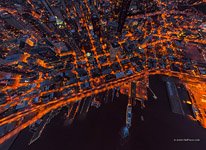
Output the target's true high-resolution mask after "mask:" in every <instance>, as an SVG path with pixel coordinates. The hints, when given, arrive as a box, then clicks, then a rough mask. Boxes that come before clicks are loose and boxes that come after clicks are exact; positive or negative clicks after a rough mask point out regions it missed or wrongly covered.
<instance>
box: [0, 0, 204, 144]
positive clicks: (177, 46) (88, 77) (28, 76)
mask: <svg viewBox="0 0 206 150" xmlns="http://www.w3.org/2000/svg"><path fill="white" fill-rule="evenodd" d="M200 4H205V2H203V1H194V2H193V1H189V0H188V1H187V0H186V1H181V0H178V1H176V0H172V1H167V0H155V1H145V0H140V1H137V0H111V1H110V0H102V1H99V0H74V1H73V0H68V1H65V0H39V1H35V0H7V2H5V1H3V2H0V29H1V33H0V37H1V38H0V50H1V53H0V144H2V143H4V142H5V141H7V140H9V139H10V138H11V137H13V136H14V135H16V134H18V133H19V132H20V131H22V130H23V129H25V128H27V127H29V128H30V130H31V131H32V133H34V134H33V137H32V139H31V141H30V144H32V143H33V142H35V141H36V140H38V138H40V136H41V133H42V131H43V130H44V128H45V127H46V124H48V123H49V122H50V120H51V119H52V118H53V117H54V116H55V115H57V114H58V113H59V111H60V110H61V109H62V108H64V109H65V108H66V110H67V113H66V115H65V124H67V125H68V124H72V122H73V121H74V120H75V119H76V118H85V116H86V114H87V112H88V111H89V109H90V107H95V108H96V109H98V108H99V107H100V106H101V105H102V104H106V103H108V102H113V99H117V100H118V95H119V94H125V95H127V96H128V104H127V110H126V111H127V113H126V127H127V128H128V130H129V128H130V126H131V122H132V117H131V116H132V109H135V105H136V103H139V102H141V105H142V108H144V102H146V101H147V100H148V90H149V91H150V92H151V91H153V89H152V88H150V86H149V79H148V78H149V76H151V75H164V76H166V77H167V78H165V83H166V85H167V87H166V88H167V92H168V96H169V100H170V105H171V109H172V112H173V113H177V114H180V115H183V116H185V117H189V118H190V119H191V121H197V122H199V123H200V125H201V126H202V127H203V128H206V56H205V55H206V26H205V25H206V22H205V20H206V17H205V15H204V14H203V12H201V11H198V10H197V9H195V6H197V5H200ZM173 78H175V79H173ZM177 79H178V81H177ZM173 80H174V81H173ZM155 88H157V89H158V85H157V87H155ZM178 90H179V91H178ZM181 90H182V91H186V92H185V93H188V95H187V98H185V95H186V94H185V95H183V94H182V95H181V93H182V92H181ZM178 92H179V95H178ZM174 93H175V94H174ZM152 94H153V98H154V99H157V100H158V96H156V95H155V93H153V92H152ZM181 100H182V101H183V102H181ZM186 105H187V106H189V107H190V108H191V110H192V114H187V113H186V111H185V110H184V107H185V106H186ZM133 107H134V108H133ZM145 109H147V108H145ZM142 120H144V118H143V117H142ZM197 125H198V124H197Z"/></svg>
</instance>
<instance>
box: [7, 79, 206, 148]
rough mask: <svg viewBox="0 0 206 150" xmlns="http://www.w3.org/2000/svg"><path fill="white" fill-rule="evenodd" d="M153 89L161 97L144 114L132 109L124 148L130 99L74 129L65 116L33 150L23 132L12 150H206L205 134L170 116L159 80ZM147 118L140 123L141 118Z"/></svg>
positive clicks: (118, 101)
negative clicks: (205, 148) (141, 116)
mask: <svg viewBox="0 0 206 150" xmlns="http://www.w3.org/2000/svg"><path fill="white" fill-rule="evenodd" d="M150 85H151V88H152V89H153V90H154V92H155V93H156V95H157V96H158V99H157V100H153V99H152V96H149V101H148V102H147V103H146V109H145V110H144V112H140V109H133V110H134V111H133V120H132V127H131V130H130V137H129V139H128V142H127V143H126V144H125V145H123V146H122V144H121V142H122V140H121V138H120V129H121V128H122V127H123V126H124V122H125V109H126V105H127V97H126V96H120V97H119V98H115V102H114V103H111V104H107V105H105V106H102V107H100V108H99V109H92V110H90V112H89V113H88V116H87V118H86V119H85V120H84V121H76V122H75V123H74V124H73V125H72V126H71V127H65V126H63V121H64V119H63V118H64V117H63V112H61V113H60V114H59V115H58V116H57V117H55V118H54V119H53V120H51V123H50V124H49V125H47V127H46V129H45V131H43V133H42V136H41V138H40V139H39V140H38V141H36V142H35V143H33V144H32V145H30V146H27V142H28V141H29V138H28V137H29V133H28V130H27V129H26V130H24V131H23V132H22V133H21V134H20V135H19V136H18V138H17V139H16V141H15V143H14V144H13V145H12V147H11V148H10V150H19V149H21V150H37V149H38V150H45V149H48V150H66V149H71V150H82V149H84V150H96V149H98V150H120V149H128V150H137V149H138V150H152V149H159V150H164V149H167V150H174V149H176V150H179V149H180V150H185V149H187V150H194V149H195V150H204V147H205V146H206V130H205V129H203V128H202V127H201V126H200V125H198V124H197V123H196V122H193V121H191V120H189V119H187V118H185V117H183V116H180V115H177V114H173V113H172V112H171V109H170V106H169V102H168V99H167V93H166V88H165V84H164V83H163V82H162V80H161V79H160V76H153V77H151V78H150ZM141 113H142V115H143V116H144V121H141V119H140V115H141ZM176 138H191V139H200V141H199V142H174V139H176Z"/></svg>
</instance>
